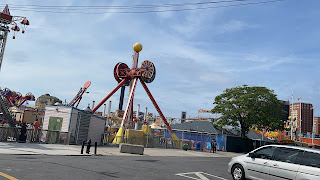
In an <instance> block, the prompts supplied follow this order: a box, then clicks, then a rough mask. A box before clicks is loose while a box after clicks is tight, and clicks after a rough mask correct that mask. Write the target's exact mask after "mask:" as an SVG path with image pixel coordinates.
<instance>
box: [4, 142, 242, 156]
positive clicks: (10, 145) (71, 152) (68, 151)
mask: <svg viewBox="0 0 320 180" xmlns="http://www.w3.org/2000/svg"><path fill="white" fill-rule="evenodd" d="M80 151H81V146H79V145H61V144H37V143H16V142H0V154H15V155H61V156H81V154H80ZM85 151H86V147H85V148H84V154H83V155H87V154H86V153H85ZM93 153H94V146H91V149H90V155H92V154H93ZM97 154H98V155H102V156H158V157H161V156H167V157H235V156H239V155H242V154H241V153H232V152H221V151H218V152H216V153H209V152H201V151H192V150H188V151H184V150H182V149H160V148H145V149H144V155H136V154H127V153H120V151H119V148H118V147H102V146H98V148H97Z"/></svg>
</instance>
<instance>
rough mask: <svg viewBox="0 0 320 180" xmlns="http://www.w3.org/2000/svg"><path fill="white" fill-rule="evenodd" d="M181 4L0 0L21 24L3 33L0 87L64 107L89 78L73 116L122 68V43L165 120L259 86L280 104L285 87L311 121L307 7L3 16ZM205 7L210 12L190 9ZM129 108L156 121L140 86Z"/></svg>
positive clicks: (313, 32)
mask: <svg viewBox="0 0 320 180" xmlns="http://www.w3.org/2000/svg"><path fill="white" fill-rule="evenodd" d="M263 1H264V0H250V1H248V2H263ZM186 2H195V1H191V0H188V1H187V0H183V1H182V0H174V1H161V2H160V1H139V0H137V1H111V0H109V1H81V2H79V1H71V0H69V1H66V0H57V1H40V0H38V1H1V4H2V6H3V7H4V4H6V3H8V4H9V8H10V12H11V14H12V15H16V16H26V17H27V18H28V19H29V21H30V26H29V27H28V28H27V30H26V33H25V34H21V33H19V34H18V35H17V36H16V39H15V40H13V39H12V34H10V36H9V37H8V40H7V45H6V51H5V54H4V60H3V65H2V67H1V72H0V87H1V88H5V87H8V88H10V89H12V90H15V91H19V92H21V93H22V94H26V93H28V92H32V93H33V94H34V95H35V96H36V97H39V96H40V95H42V94H45V93H49V94H51V95H53V96H56V97H58V98H60V99H61V100H63V101H64V100H65V99H66V100H67V102H69V101H71V100H72V99H73V97H74V96H75V95H76V93H77V92H78V90H79V88H80V87H82V86H83V84H84V83H85V82H86V81H88V80H90V81H91V82H92V84H91V86H90V87H89V89H88V91H89V92H90V93H89V94H85V95H84V97H83V99H82V101H81V103H80V105H79V107H80V108H81V109H82V108H85V107H86V106H87V105H88V103H90V104H91V103H92V101H93V100H95V101H96V103H98V102H100V101H101V100H102V99H103V98H104V97H105V96H106V95H107V94H108V93H109V92H110V91H111V90H112V89H113V88H114V87H115V86H116V85H117V82H116V81H115V79H114V77H113V68H114V66H115V65H116V63H118V62H124V63H127V64H128V65H129V67H131V62H132V59H131V56H132V54H133V50H132V45H133V44H134V43H135V42H140V43H141V44H142V45H143V50H142V51H141V53H140V59H139V62H140V63H139V64H141V62H142V61H143V60H150V61H152V62H153V63H154V64H155V67H156V69H157V76H156V78H155V80H154V81H153V82H152V83H150V84H148V87H149V89H150V91H151V92H152V94H153V96H154V97H155V99H156V101H157V102H158V104H159V106H160V108H161V109H162V111H163V113H164V115H165V116H170V117H180V116H181V111H186V112H187V116H188V117H189V116H191V117H195V116H198V113H197V112H198V109H205V110H210V109H212V108H213V104H212V103H213V102H214V97H215V96H216V95H219V94H221V93H222V92H223V90H225V89H226V88H231V87H236V86H240V85H243V84H247V85H249V86H266V87H268V88H269V89H272V90H274V91H275V93H276V94H277V95H278V98H279V99H281V100H289V99H290V97H291V92H292V89H293V91H294V96H295V97H294V101H295V102H297V98H298V97H299V96H300V95H301V96H302V101H303V102H306V103H312V104H313V105H314V106H315V109H316V110H315V115H316V116H319V115H320V113H319V112H320V111H319V108H320V101H319V99H320V93H319V92H320V80H319V78H318V77H319V76H318V73H319V69H320V63H319V62H318V58H319V57H320V51H319V47H320V46H319V45H320V44H319V42H320V31H319V29H320V23H319V19H320V11H319V10H318V7H319V6H320V2H319V1H317V0H308V1H301V0H285V1H280V2H275V3H265V4H256V5H247V6H236V7H227V8H212V9H206V10H196V11H183V12H163V13H144V14H119V13H113V12H115V10H110V11H109V12H108V13H105V14H71V13H47V12H34V11H21V10H18V9H14V8H13V7H14V6H16V5H31V4H32V5H49V6H54V5H59V6H69V5H70V6H79V5H81V6H98V5H104V6H111V5H112V6H116V5H117V6H120V5H121V6H128V5H141V4H148V5H151V4H168V3H170V4H172V3H186ZM202 2H205V1H202ZM227 4H228V3H226V4H224V5H227ZM229 4H230V3H229ZM232 4H236V3H232ZM209 6H210V7H213V6H219V5H212V4H211V5H208V4H203V5H201V6H191V8H192V7H193V8H194V7H209ZM171 9H173V8H171ZM138 10H143V9H138ZM152 10H164V8H154V9H152ZM121 11H124V10H121ZM130 11H133V10H130ZM86 12H89V11H86ZM127 90H128V89H127ZM119 94H120V92H117V93H115V95H114V96H113V97H112V98H111V99H110V100H111V101H112V108H111V110H112V111H114V110H115V109H117V107H118V102H119V101H118V100H119ZM127 96H128V92H126V97H127ZM134 102H135V103H134V107H136V104H140V105H141V109H144V108H145V107H148V109H149V112H152V113H156V110H155V109H154V108H153V105H152V103H151V101H150V99H149V98H148V96H147V95H146V93H145V92H144V90H143V88H142V86H141V85H140V84H138V85H137V90H136V94H135V101H134ZM100 111H102V108H100ZM156 114H157V113H156ZM201 116H203V117H214V115H210V114H201Z"/></svg>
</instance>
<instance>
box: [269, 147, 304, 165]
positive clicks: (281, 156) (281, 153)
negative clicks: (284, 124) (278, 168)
mask: <svg viewBox="0 0 320 180" xmlns="http://www.w3.org/2000/svg"><path fill="white" fill-rule="evenodd" d="M299 153H303V151H302V150H299V149H292V148H284V147H278V148H277V149H276V150H275V152H274V156H273V160H275V161H282V162H287V163H297V157H298V154H299Z"/></svg>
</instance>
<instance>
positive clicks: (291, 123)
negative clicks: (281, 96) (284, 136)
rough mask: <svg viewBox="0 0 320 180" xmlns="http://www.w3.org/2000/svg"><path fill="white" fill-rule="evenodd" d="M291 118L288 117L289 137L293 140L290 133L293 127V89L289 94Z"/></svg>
mask: <svg viewBox="0 0 320 180" xmlns="http://www.w3.org/2000/svg"><path fill="white" fill-rule="evenodd" d="M291 101H292V102H291V103H292V105H291V118H290V134H291V135H290V139H291V140H293V135H292V132H293V128H292V125H293V90H292V95H291Z"/></svg>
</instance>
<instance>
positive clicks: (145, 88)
mask: <svg viewBox="0 0 320 180" xmlns="http://www.w3.org/2000/svg"><path fill="white" fill-rule="evenodd" d="M139 79H140V82H141V84H142V86H143V88H144V90H145V91H146V92H147V94H148V96H149V98H150V100H151V101H152V103H153V105H154V107H155V108H156V109H157V111H158V113H159V115H160V117H161V118H162V120H163V121H164V123H165V124H166V126H167V127H168V130H169V132H170V134H173V131H172V129H171V127H170V125H169V123H168V122H167V120H166V118H165V117H164V115H163V114H162V112H161V110H160V108H159V106H158V104H157V102H156V101H155V100H154V98H153V96H152V94H151V92H150V91H149V89H148V87H147V85H146V83H145V82H144V81H143V80H142V78H139Z"/></svg>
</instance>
